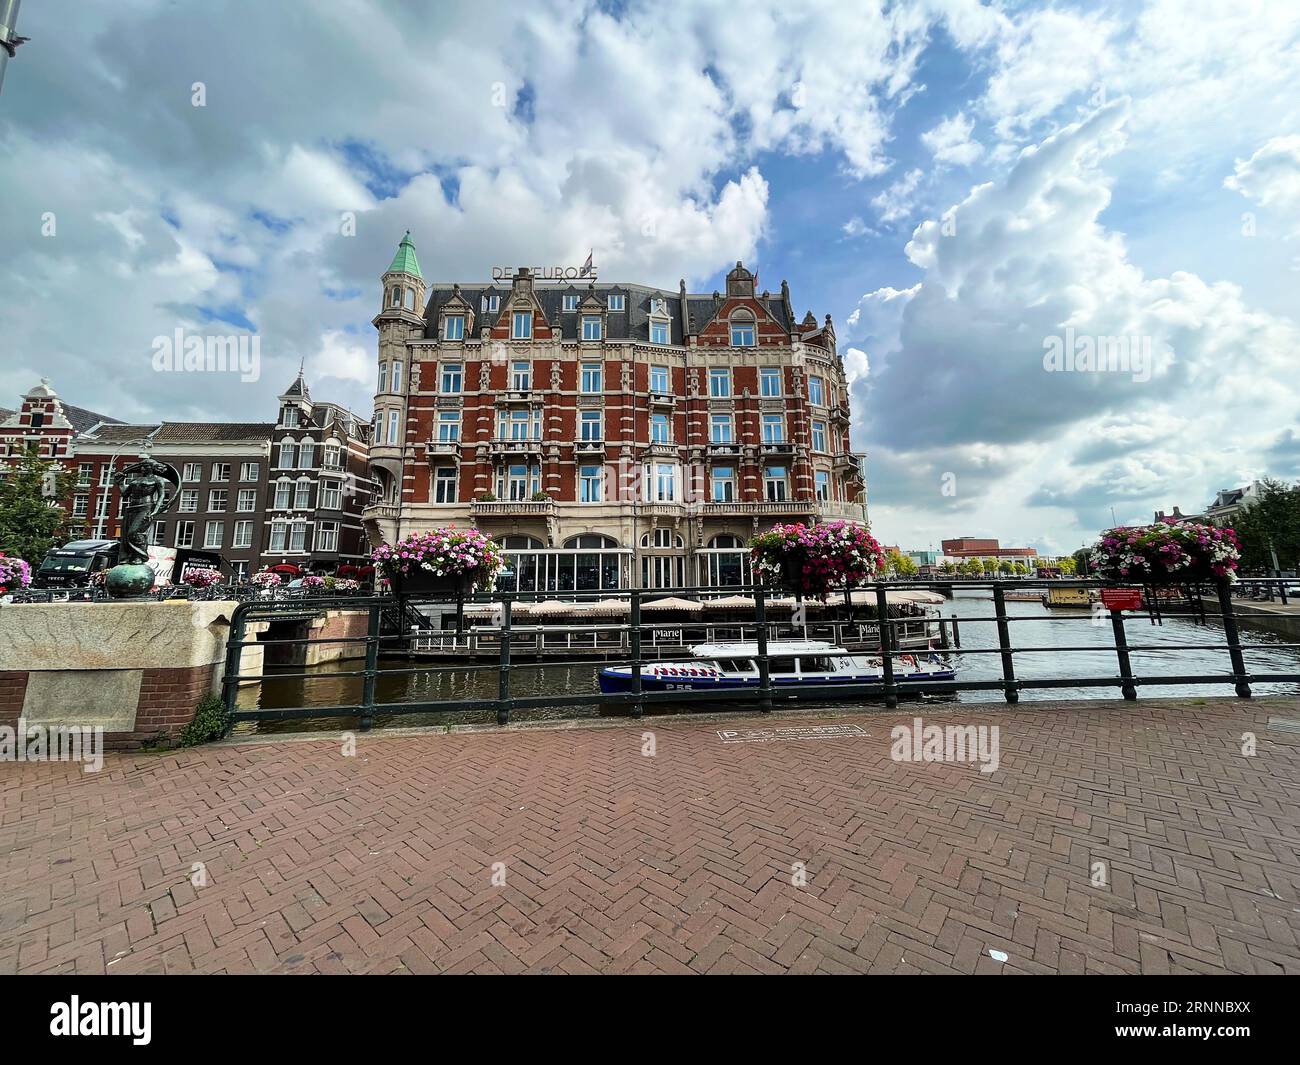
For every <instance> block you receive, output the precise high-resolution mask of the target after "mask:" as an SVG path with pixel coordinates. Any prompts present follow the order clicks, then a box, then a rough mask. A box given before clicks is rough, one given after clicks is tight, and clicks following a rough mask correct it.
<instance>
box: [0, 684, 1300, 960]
mask: <svg viewBox="0 0 1300 1065" xmlns="http://www.w3.org/2000/svg"><path fill="white" fill-rule="evenodd" d="M1293 704H1294V700H1285V701H1282V700H1279V701H1273V702H1269V701H1263V700H1261V701H1259V702H1254V703H1246V702H1243V701H1238V700H1210V701H1203V700H1198V701H1197V702H1196V703H1195V704H1192V703H1187V704H1184V705H1181V706H1180V705H1178V704H1177V703H1175V702H1170V701H1158V702H1157V701H1153V702H1141V703H1138V704H1130V705H1124V704H1122V703H1116V702H1106V703H1083V704H1079V703H1075V704H1056V705H1055V706H1053V707H1050V708H1049V707H1047V706H1038V707H1035V708H1034V709H1018V710H1015V711H1007V710H1001V709H997V708H992V709H984V710H978V709H972V708H969V707H960V708H953V707H948V708H945V709H942V710H940V709H935V708H932V707H928V706H927V707H924V708H922V709H921V710H920V711H918V712H920V713H922V714H923V716H924V717H925V718H926V720H927V722H930V723H938V724H944V723H962V724H965V723H972V724H987V725H998V726H1000V730H1001V733H1000V735H1001V768H1000V769H999V771H998V772H997V773H995V774H991V775H982V774H980V773H979V772H978V770H977V768H976V767H975V766H973V765H953V764H940V763H922V764H908V763H899V762H894V761H892V760H891V759H890V755H889V750H890V739H889V733H890V728H891V727H892V726H893V725H895V724H897V723H906V722H910V721H911V719H912V716H913V714H912V713H911V712H907V713H902V714H895V713H888V714H885V713H874V714H845V715H831V714H827V715H821V716H818V717H817V718H816V719H815V720H817V721H822V722H826V721H840V722H853V723H857V724H860V725H862V726H863V727H864V728H865V729H866V730H867V733H868V734H867V735H864V736H857V737H844V738H836V739H811V740H794V741H780V742H773V743H761V744H760V743H742V744H724V743H722V742H721V741H720V740H719V738H718V735H717V730H718V729H719V728H725V727H727V723H726V722H720V721H717V720H705V719H699V718H697V719H673V720H664V719H657V720H647V721H646V722H644V723H640V722H637V723H633V722H630V721H628V722H619V723H617V724H616V725H614V726H613V727H576V728H569V729H547V730H542V729H513V728H512V729H508V730H500V731H480V732H461V733H453V734H427V735H391V734H390V735H387V736H385V735H382V734H376V735H374V736H369V737H363V738H361V739H360V741H359V743H358V746H357V753H356V755H355V756H354V757H345V756H343V755H342V754H341V753H340V743H339V742H338V741H337V740H336V739H334V738H321V739H312V740H307V741H302V740H299V741H290V742H276V743H270V742H267V743H260V744H256V745H252V744H243V745H230V746H219V747H211V748H206V749H200V750H193V751H184V752H180V753H174V754H167V755H112V754H110V755H109V756H108V758H107V761H106V764H105V768H104V770H103V771H102V772H101V773H99V774H84V773H82V772H81V770H80V769H79V768H78V767H74V766H68V765H49V764H21V765H14V764H5V765H0V971H4V972H14V971H17V972H22V973H37V972H78V973H83V972H92V973H94V972H103V971H108V972H111V973H130V972H169V973H171V972H189V971H193V970H198V971H203V972H222V971H224V972H247V971H257V972H397V971H407V972H471V971H473V972H493V973H495V972H511V973H513V972H569V973H578V972H584V973H586V972H609V973H617V972H667V973H687V972H711V973H716V972H745V973H783V972H803V973H810V972H833V973H848V972H964V973H970V972H1022V973H1023V972H1027V973H1053V972H1119V973H1137V972H1206V971H1230V972H1239V973H1255V972H1258V973H1273V972H1283V971H1286V972H1300V948H1298V947H1297V936H1300V901H1297V900H1298V899H1300V857H1298V856H1297V855H1298V848H1300V746H1295V745H1293V744H1294V737H1291V740H1292V743H1288V742H1286V741H1287V739H1288V737H1287V736H1285V735H1284V734H1281V733H1272V732H1269V731H1267V728H1266V724H1267V718H1268V717H1269V716H1270V715H1273V716H1279V715H1289V716H1296V714H1295V710H1294V705H1293ZM739 723H740V725H742V726H754V725H760V724H761V725H769V726H770V725H782V724H794V723H797V724H805V723H809V721H808V719H806V718H804V717H799V718H797V719H795V718H793V717H783V716H780V715H774V716H773V717H772V718H769V719H765V720H763V721H759V720H758V719H757V715H755V716H749V717H745V718H744V719H742V720H741V721H740V722H739ZM1248 731H1249V732H1254V733H1256V735H1257V736H1258V754H1257V755H1256V756H1255V757H1243V755H1242V753H1241V742H1242V740H1241V737H1242V733H1243V732H1248ZM646 732H652V733H653V734H654V740H655V744H656V753H655V755H654V756H653V757H647V756H645V755H643V754H642V748H643V742H644V740H643V733H646ZM196 862H202V863H204V865H205V866H206V876H207V883H206V886H200V887H195V886H194V885H193V883H192V882H191V876H192V870H193V867H194V863H196ZM1098 862H1101V863H1104V869H1105V871H1106V882H1105V884H1104V885H1102V886H1094V884H1093V883H1092V873H1093V869H1094V863H1098ZM796 863H803V866H804V867H805V868H806V876H807V881H806V885H804V886H795V884H794V883H793V881H794V880H796V879H798V878H797V876H795V875H794V871H795V870H797V868H798V866H797V864H796ZM494 872H495V874H496V876H495V879H496V881H497V882H496V883H494ZM502 878H504V883H501V882H500V881H501V880H502ZM990 950H996V951H1000V952H1004V953H1005V954H1006V955H1007V960H1006V961H1005V962H1001V961H998V960H995V959H994V958H993V957H992V956H991V955H990V953H989V952H990Z"/></svg>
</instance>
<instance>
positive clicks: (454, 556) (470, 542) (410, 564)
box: [370, 528, 505, 594]
mask: <svg viewBox="0 0 1300 1065" xmlns="http://www.w3.org/2000/svg"><path fill="white" fill-rule="evenodd" d="M370 557H371V558H372V559H374V562H375V565H376V567H377V568H379V569H380V570H382V571H383V573H384V576H385V577H386V578H387V579H388V580H389V581H390V582H391V584H392V588H393V589H394V591H396V592H398V593H399V594H412V593H417V594H418V593H421V592H468V591H471V590H472V589H474V588H475V587H481V588H490V587H491V586H492V581H493V580H494V579H495V577H496V575H497V572H498V571H499V570H500V569H501V568H502V566H504V565H505V558H504V556H503V555H502V554H501V548H500V547H499V546H498V545H497V544H496V543H494V542H493V541H491V540H489V539H488V538H487V537H486V536H484V535H483V534H482V533H481V532H479V530H478V529H452V528H443V529H431V530H429V531H428V532H419V533H412V534H411V535H410V536H407V537H405V538H404V539H402V540H399V541H398V542H397V543H395V544H380V545H379V546H378V547H377V548H375V550H374V552H373V553H372V554H371V556H370Z"/></svg>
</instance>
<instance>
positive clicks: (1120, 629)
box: [1110, 610, 1138, 699]
mask: <svg viewBox="0 0 1300 1065" xmlns="http://www.w3.org/2000/svg"><path fill="white" fill-rule="evenodd" d="M1110 628H1111V631H1112V632H1113V633H1114V634H1115V654H1116V656H1117V657H1118V658H1119V679H1120V681H1121V682H1122V683H1121V684H1120V689H1119V690H1120V691H1121V692H1123V693H1124V698H1125V699H1136V698H1137V697H1138V693H1137V688H1136V687H1134V684H1133V666H1132V664H1131V663H1130V662H1129V657H1128V636H1127V634H1126V633H1125V632H1124V611H1122V610H1112V611H1111V612H1110Z"/></svg>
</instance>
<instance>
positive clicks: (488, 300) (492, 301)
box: [483, 295, 501, 314]
mask: <svg viewBox="0 0 1300 1065" xmlns="http://www.w3.org/2000/svg"><path fill="white" fill-rule="evenodd" d="M500 307H501V297H500V296H495V295H493V296H484V297H483V310H485V311H486V312H487V313H488V314H496V313H497V311H498V310H499V309H500Z"/></svg>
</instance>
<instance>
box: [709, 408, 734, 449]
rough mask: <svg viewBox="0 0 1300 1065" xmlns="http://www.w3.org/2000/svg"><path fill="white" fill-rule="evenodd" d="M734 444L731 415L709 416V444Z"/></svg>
mask: <svg viewBox="0 0 1300 1065" xmlns="http://www.w3.org/2000/svg"><path fill="white" fill-rule="evenodd" d="M731 442H732V432H731V415H730V414H712V415H710V416H709V443H711V444H730V443H731Z"/></svg>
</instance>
